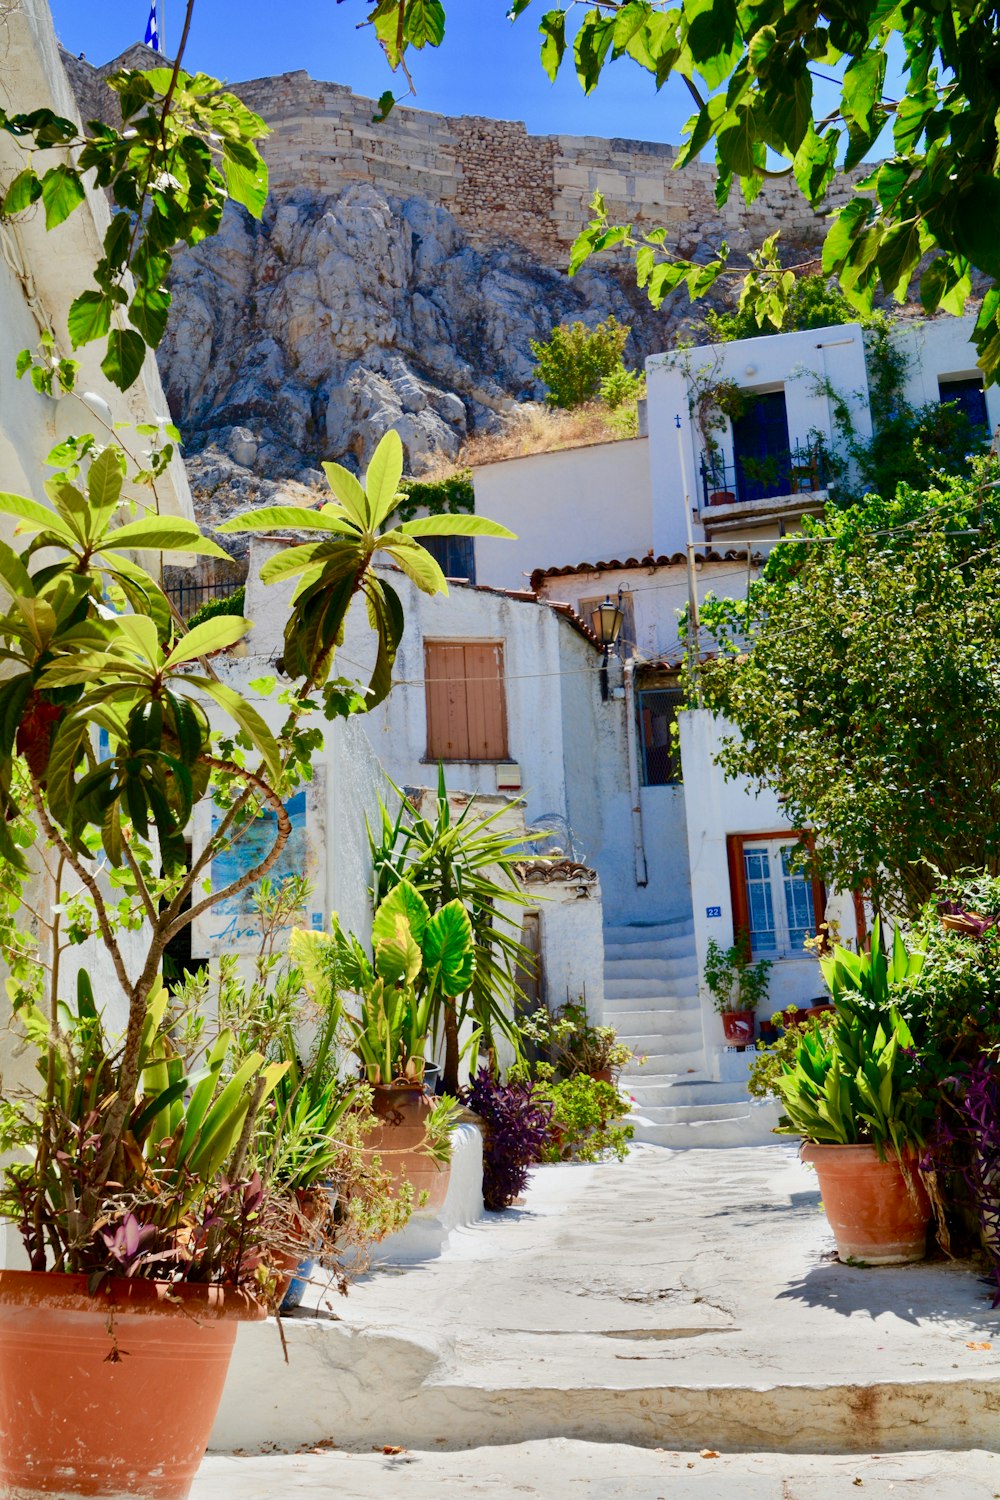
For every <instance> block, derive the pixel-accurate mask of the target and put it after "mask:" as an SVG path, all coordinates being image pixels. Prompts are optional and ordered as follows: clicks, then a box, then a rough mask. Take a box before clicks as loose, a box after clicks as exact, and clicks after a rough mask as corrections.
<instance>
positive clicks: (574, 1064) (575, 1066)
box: [520, 996, 635, 1078]
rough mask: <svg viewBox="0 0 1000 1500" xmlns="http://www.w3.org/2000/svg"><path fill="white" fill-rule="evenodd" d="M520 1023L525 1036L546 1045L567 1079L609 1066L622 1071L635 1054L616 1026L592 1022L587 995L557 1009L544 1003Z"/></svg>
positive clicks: (549, 1054) (552, 1058)
mask: <svg viewBox="0 0 1000 1500" xmlns="http://www.w3.org/2000/svg"><path fill="white" fill-rule="evenodd" d="M520 1026H521V1036H522V1038H523V1039H524V1040H525V1041H531V1042H534V1043H535V1045H536V1046H537V1047H540V1048H542V1049H543V1050H544V1052H545V1053H546V1055H547V1057H548V1060H549V1062H550V1063H552V1064H554V1065H555V1067H556V1070H557V1072H559V1073H561V1074H563V1075H564V1076H565V1077H567V1078H571V1077H572V1076H573V1075H574V1074H575V1073H591V1074H593V1073H601V1072H603V1071H604V1070H605V1069H609V1068H610V1069H611V1070H613V1071H614V1072H619V1071H620V1070H621V1069H622V1068H624V1067H625V1065H626V1063H629V1062H631V1061H632V1058H633V1056H634V1055H635V1054H634V1053H633V1051H632V1048H631V1047H629V1046H628V1045H627V1044H626V1043H625V1042H620V1041H619V1040H618V1033H617V1031H616V1030H615V1028H614V1027H613V1026H592V1025H591V1024H590V1021H589V1019H588V1017H587V1002H586V1000H585V999H584V998H583V996H581V997H580V999H579V1000H577V1001H573V1000H567V1002H566V1004H565V1005H561V1006H560V1007H559V1008H558V1010H555V1011H549V1010H546V1009H545V1007H544V1006H542V1007H540V1008H539V1009H538V1010H536V1011H534V1012H532V1014H531V1015H530V1016H528V1017H527V1018H526V1019H525V1020H522V1021H521V1023H520Z"/></svg>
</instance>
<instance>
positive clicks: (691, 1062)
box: [621, 1038, 705, 1086]
mask: <svg viewBox="0 0 1000 1500" xmlns="http://www.w3.org/2000/svg"><path fill="white" fill-rule="evenodd" d="M659 1040H660V1045H661V1047H662V1038H660V1039H659ZM704 1066H705V1049H704V1047H703V1046H702V1045H701V1042H700V1038H699V1045H698V1046H697V1047H691V1049H690V1050H689V1051H687V1052H679V1051H678V1052H663V1051H659V1052H647V1054H646V1061H645V1063H642V1064H640V1063H638V1062H630V1063H628V1064H627V1065H626V1066H625V1067H624V1068H623V1069H622V1074H621V1076H622V1081H623V1082H624V1083H626V1084H628V1085H629V1086H631V1085H632V1084H633V1083H641V1082H642V1079H643V1077H644V1076H645V1077H649V1078H651V1077H653V1076H654V1075H656V1074H661V1073H670V1074H679V1073H686V1072H687V1071H688V1069H692V1070H693V1071H694V1072H696V1073H700V1072H701V1071H702V1070H703V1068H704ZM647 1069H648V1072H647V1071H646V1070H647Z"/></svg>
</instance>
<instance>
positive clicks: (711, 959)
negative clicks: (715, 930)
mask: <svg viewBox="0 0 1000 1500" xmlns="http://www.w3.org/2000/svg"><path fill="white" fill-rule="evenodd" d="M770 972H771V961H770V960H769V959H766V958H762V959H759V960H758V961H757V963H752V962H751V953H750V940H749V937H748V936H747V934H746V933H745V932H740V933H737V935H736V941H735V942H734V943H733V945H732V947H730V948H723V947H722V946H721V945H720V944H719V943H717V942H716V940H715V938H709V940H708V952H707V954H706V957H705V973H704V978H705V986H706V988H707V989H708V991H709V993H710V994H711V996H712V999H713V1001H714V1004H715V1009H716V1010H717V1011H718V1013H719V1015H720V1016H721V1017H722V1030H723V1035H724V1036H725V1038H726V1041H727V1042H729V1043H731V1044H732V1045H734V1046H737V1047H745V1046H747V1045H748V1044H749V1043H750V1042H752V1041H753V1037H754V1017H755V1014H756V1011H757V1007H758V1005H760V1004H761V1002H762V1001H763V1000H764V999H765V998H766V996H767V989H768V975H769V974H770Z"/></svg>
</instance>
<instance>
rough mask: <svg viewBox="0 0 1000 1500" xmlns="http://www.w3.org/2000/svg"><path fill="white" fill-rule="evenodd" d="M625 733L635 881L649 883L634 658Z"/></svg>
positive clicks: (627, 672)
mask: <svg viewBox="0 0 1000 1500" xmlns="http://www.w3.org/2000/svg"><path fill="white" fill-rule="evenodd" d="M623 678H624V682H625V734H626V737H627V743H628V790H629V796H630V798H631V800H632V854H633V859H634V862H635V883H636V885H641V886H645V885H648V884H649V875H648V873H647V870H646V848H645V844H644V842H643V837H642V796H641V794H640V791H639V760H638V746H637V744H636V733H635V688H634V685H633V681H632V658H631V656H630V657H629V658H628V659H627V660H626V662H625V669H624V672H623Z"/></svg>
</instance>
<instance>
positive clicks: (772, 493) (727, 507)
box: [701, 443, 829, 534]
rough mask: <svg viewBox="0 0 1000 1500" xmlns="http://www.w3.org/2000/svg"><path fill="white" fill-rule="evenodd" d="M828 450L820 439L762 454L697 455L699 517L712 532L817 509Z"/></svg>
mask: <svg viewBox="0 0 1000 1500" xmlns="http://www.w3.org/2000/svg"><path fill="white" fill-rule="evenodd" d="M828 482H829V474H828V463H827V454H826V451H825V449H824V448H823V446H822V444H818V443H817V444H811V445H806V444H802V443H797V444H796V445H795V447H794V448H784V449H779V450H777V451H775V452H772V453H769V454H767V456H766V457H754V458H751V457H749V456H747V457H742V456H740V455H739V454H737V456H736V460H735V463H727V462H726V461H725V458H724V457H723V455H722V454H721V453H714V454H710V455H709V454H703V455H702V458H701V487H702V506H701V510H702V521H703V523H704V525H705V527H706V529H707V530H708V531H709V533H710V534H712V533H720V532H726V531H733V530H736V529H739V528H741V527H745V526H746V525H747V524H748V523H751V524H753V523H756V522H759V521H764V520H771V519H781V518H782V517H786V516H791V515H802V514H803V512H805V511H814V510H819V509H821V507H822V506H823V504H824V503H825V502H826V499H827V493H828V491H827V485H828Z"/></svg>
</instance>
